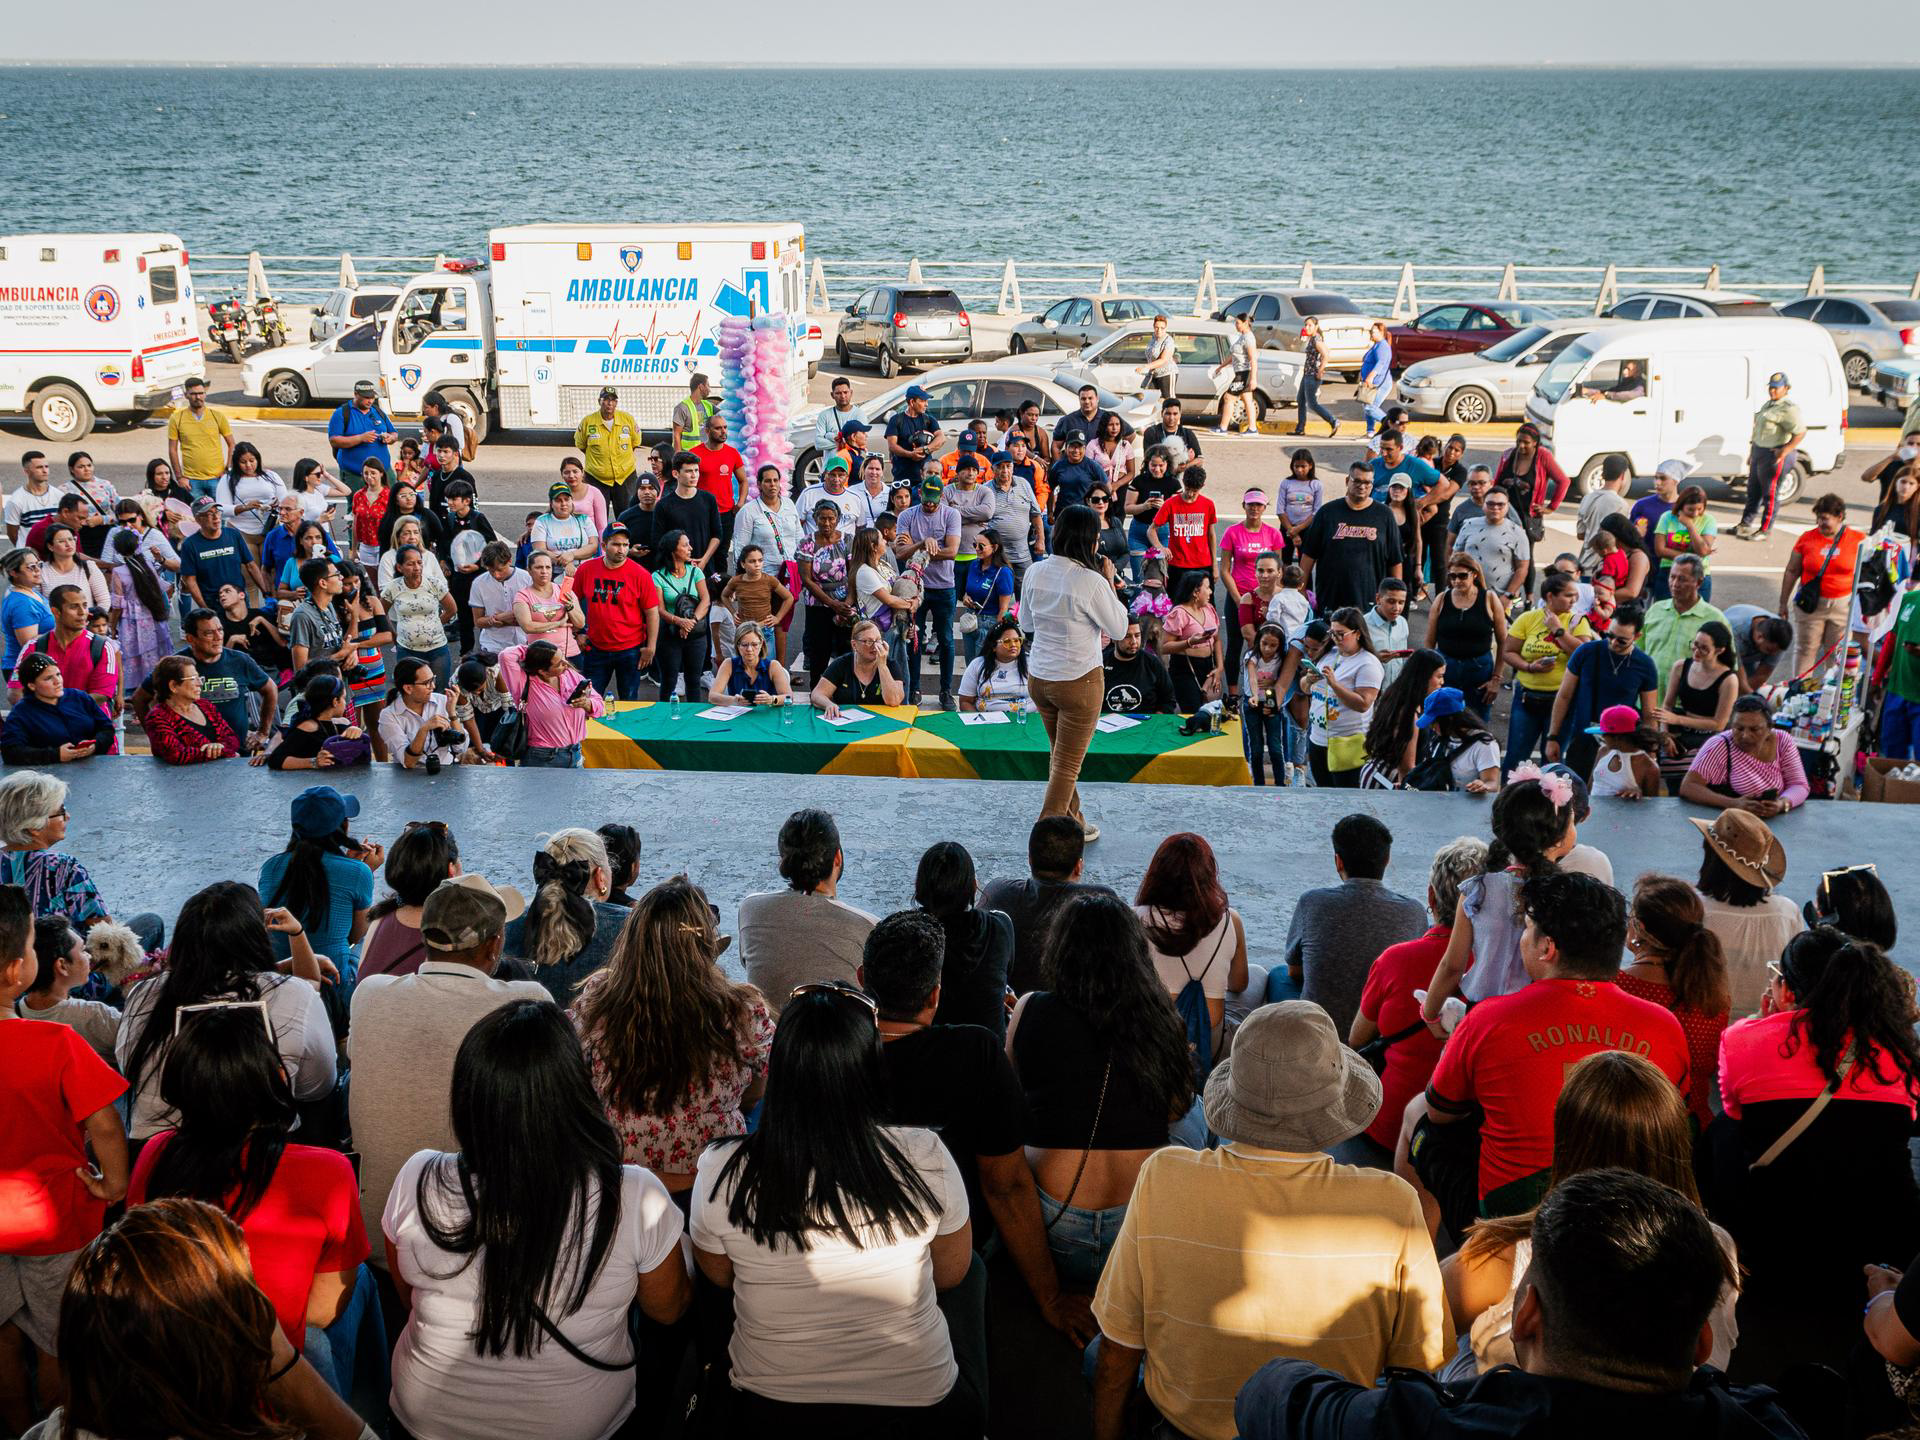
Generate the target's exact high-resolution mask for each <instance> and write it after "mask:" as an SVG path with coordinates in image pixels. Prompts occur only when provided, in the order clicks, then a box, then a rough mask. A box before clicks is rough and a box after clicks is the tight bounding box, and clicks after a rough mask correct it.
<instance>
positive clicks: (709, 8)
mask: <svg viewBox="0 0 1920 1440" xmlns="http://www.w3.org/2000/svg"><path fill="white" fill-rule="evenodd" d="M1897 8H1898V7H1896V9H1897ZM416 13H430V14H431V15H432V17H433V18H432V19H431V20H430V21H428V22H426V23H421V22H419V21H417V20H415V19H413V18H412V17H413V16H414V15H415V14H416ZM1170 13H1172V14H1179V15H1180V16H1181V17H1182V20H1183V23H1182V25H1181V27H1180V29H1179V31H1178V32H1177V33H1170V34H1168V35H1166V37H1165V38H1164V39H1156V38H1154V37H1155V36H1156V33H1157V31H1158V30H1159V29H1160V27H1161V26H1162V25H1163V24H1164V21H1165V18H1166V17H1167V16H1168V15H1169V14H1170ZM356 17H359V18H358V19H357V20H356ZM1186 22H1204V23H1186ZM6 39H7V44H6V53H5V57H4V58H6V59H9V60H43V59H45V60H90V61H94V62H98V63H108V62H117V61H155V62H160V61H182V60H186V61H268V62H276V63H285V62H289V61H305V62H308V63H366V64H381V63H387V62H391V61H396V60H398V61H422V60H429V59H437V60H440V61H445V62H453V63H462V64H556V63H557V64H566V63H575V64H578V63H593V64H632V65H645V64H683V63H689V62H692V63H709V64H711V63H738V64H752V65H769V64H793V65H861V66H877V65H886V66H900V65H929V66H944V65H955V66H973V65H983V64H994V63H1014V64H1020V65H1031V66H1052V65H1068V64H1081V65H1085V64H1109V65H1112V64H1126V65H1167V64H1176V65H1220V64H1234V65H1250V66H1259V67H1273V68H1289V67H1295V66H1303V65H1323V66H1365V65H1404V64H1424V65H1462V66H1470V65H1475V64H1489V63H1491V64H1506V65H1516V64H1517V65H1525V64H1532V63H1536V62H1545V63H1551V64H1557V65H1769V64H1781V65H1864V64H1874V65H1920V27H1915V26H1912V25H1900V24H1889V23H1885V22H1884V21H1883V20H1881V19H1877V18H1874V17H1872V16H1870V15H1867V14H1864V13H1853V12H1848V13H1846V14H1845V15H1843V16H1841V17H1835V16H1834V15H1833V13H1832V11H1831V9H1830V8H1829V7H1825V6H1820V5H1816V4H1813V3H1811V0H1681V3H1679V4H1669V5H1664V6H1661V5H1641V4H1629V5H1627V6H1624V7H1622V6H1608V5H1597V4H1594V3H1591V0H1586V3H1568V0H1479V3H1476V4H1471V5H1468V4H1463V3H1461V0H1441V3H1434V0H1384V3H1374V4H1351V3H1338V0H1308V3H1305V4H1302V3H1298V0H1291V3H1280V0H1254V3H1246V0H1238V3H1235V0H1229V3H1227V4H1224V5H1218V6H1210V7H1201V8H1200V9H1196V10H1188V11H1180V10H1177V9H1176V10H1172V11H1170V10H1169V7H1168V6H1167V5H1166V4H1165V3H1164V0H1081V3H1061V0H1039V3H1035V0H970V3H968V4H966V5H963V6H960V7H958V8H956V9H953V10H944V9H941V8H934V7H924V8H923V7H922V6H919V5H916V4H912V3H911V0H839V3H828V4H819V3H799V0H780V3H776V0H730V3H726V4H724V5H720V6H717V7H716V6H713V5H686V4H666V3H662V0H646V3H642V4H637V5H636V4H633V3H625V4H616V3H608V0H539V3H529V0H466V3H465V4H462V5H459V6H454V7H445V6H434V7H432V8H431V10H430V11H429V10H428V7H426V6H424V5H421V4H420V3H419V0H403V3H401V4H399V5H393V4H390V3H389V4H381V5H374V4H369V3H367V0H338V3H336V4H335V5H333V6H330V7H328V8H326V9H325V10H322V11H314V10H312V9H311V8H304V7H300V6H273V5H262V4H259V3H258V0H246V3H240V0H196V3H194V4H191V5H185V6H167V7H155V6H154V5H153V4H152V0H93V3H91V4H86V5H72V4H69V5H43V4H25V5H20V6H17V7H13V14H12V18H10V19H9V20H8V21H7V22H6ZM1229 40H1230V41H1231V47H1230V49H1229V48H1227V47H1226V46H1224V45H1223V43H1222V42H1224V41H1229ZM1917 82H1920V77H1917ZM4 93H5V91H4V81H0V95H4Z"/></svg>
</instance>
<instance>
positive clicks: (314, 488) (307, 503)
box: [293, 480, 340, 521]
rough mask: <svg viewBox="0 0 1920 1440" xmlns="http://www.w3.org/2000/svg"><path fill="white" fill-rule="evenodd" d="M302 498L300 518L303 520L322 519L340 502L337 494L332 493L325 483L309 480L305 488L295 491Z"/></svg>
mask: <svg viewBox="0 0 1920 1440" xmlns="http://www.w3.org/2000/svg"><path fill="white" fill-rule="evenodd" d="M293 493H294V494H295V495H296V496H298V497H299V499H300V518H301V519H302V520H321V521H324V520H325V519H326V518H327V511H329V510H331V509H332V508H333V507H334V506H336V505H338V504H339V503H340V498H339V497H338V496H337V495H330V494H328V493H327V489H326V487H325V486H324V485H317V484H315V483H314V482H313V481H311V480H309V481H308V482H307V488H306V489H305V490H296V491H294V492H293Z"/></svg>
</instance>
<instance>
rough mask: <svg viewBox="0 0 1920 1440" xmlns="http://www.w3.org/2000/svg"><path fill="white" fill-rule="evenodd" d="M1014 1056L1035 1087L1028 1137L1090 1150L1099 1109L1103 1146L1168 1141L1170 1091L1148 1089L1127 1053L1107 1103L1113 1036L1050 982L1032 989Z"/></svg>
mask: <svg viewBox="0 0 1920 1440" xmlns="http://www.w3.org/2000/svg"><path fill="white" fill-rule="evenodd" d="M1013 1059H1014V1064H1015V1066H1016V1068H1018V1070H1019V1072H1020V1084H1021V1088H1023V1089H1024V1090H1025V1091H1026V1092H1027V1134H1026V1142H1027V1144H1029V1145H1033V1146H1036V1147H1038V1148H1040V1149H1045V1150H1084V1149H1086V1148H1088V1147H1087V1140H1088V1137H1089V1136H1093V1121H1094V1113H1095V1111H1096V1110H1098V1111H1099V1115H1100V1133H1099V1134H1098V1135H1097V1136H1093V1147H1092V1148H1093V1149H1095V1150H1147V1149H1157V1148H1159V1147H1160V1146H1162V1145H1165V1144H1166V1143H1167V1128H1168V1126H1167V1108H1168V1106H1167V1100H1166V1097H1165V1096H1150V1095H1148V1094H1147V1093H1146V1087H1145V1086H1144V1085H1143V1084H1142V1083H1141V1079H1140V1073H1139V1069H1138V1067H1137V1066H1134V1065H1130V1064H1128V1063H1127V1057H1126V1056H1124V1055H1118V1056H1115V1057H1114V1061H1113V1070H1112V1075H1111V1077H1110V1078H1107V1099H1106V1104H1105V1105H1104V1106H1102V1105H1101V1104H1100V1085H1101V1080H1102V1078H1103V1077H1106V1076H1107V1043H1106V1041H1105V1040H1104V1039H1103V1038H1102V1037H1101V1036H1099V1035H1097V1034H1095V1033H1094V1029H1093V1026H1092V1025H1091V1024H1089V1023H1088V1021H1087V1019H1086V1017H1085V1016H1084V1015H1082V1014H1081V1013H1080V1012H1079V1011H1078V1010H1076V1009H1074V1007H1073V1006H1071V1005H1069V1004H1067V1003H1066V1002H1065V1001H1064V1000H1061V999H1060V998H1058V997H1057V996H1055V995H1053V994H1051V993H1049V992H1047V991H1045V990H1042V991H1039V992H1037V993H1036V994H1033V995H1029V996H1028V997H1027V1001H1026V1004H1025V1006H1024V1007H1022V1009H1021V1011H1020V1024H1019V1027H1018V1028H1017V1029H1015V1031H1014V1032H1013Z"/></svg>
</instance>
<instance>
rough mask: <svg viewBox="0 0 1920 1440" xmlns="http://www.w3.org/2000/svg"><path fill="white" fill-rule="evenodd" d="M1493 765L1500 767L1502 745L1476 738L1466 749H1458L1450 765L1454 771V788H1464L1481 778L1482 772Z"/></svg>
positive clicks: (1494, 767) (1496, 767) (1495, 767)
mask: <svg viewBox="0 0 1920 1440" xmlns="http://www.w3.org/2000/svg"><path fill="white" fill-rule="evenodd" d="M1489 766H1491V767H1492V768H1493V769H1495V770H1498V769H1499V768H1500V747H1499V746H1498V745H1496V744H1494V743H1493V741H1491V740H1476V741H1474V742H1473V743H1472V744H1471V745H1469V746H1467V747H1466V748H1465V749H1463V750H1460V751H1458V752H1457V753H1456V754H1455V755H1454V757H1453V760H1452V761H1451V762H1450V764H1449V767H1448V768H1450V769H1451V770H1452V771H1453V788H1454V789H1456V790H1464V789H1466V788H1467V786H1468V785H1469V784H1470V783H1471V782H1473V781H1475V780H1478V779H1479V778H1480V772H1481V771H1482V770H1485V769H1487V768H1488V767H1489Z"/></svg>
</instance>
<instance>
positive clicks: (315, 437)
mask: <svg viewBox="0 0 1920 1440" xmlns="http://www.w3.org/2000/svg"><path fill="white" fill-rule="evenodd" d="M836 372H837V367H836V366H834V365H833V364H832V363H831V362H829V363H828V364H827V365H826V366H824V367H823V368H822V370H821V372H820V375H819V378H818V379H817V380H816V381H815V382H814V386H813V389H814V392H815V393H814V399H816V400H818V401H825V399H826V398H827V395H826V387H827V384H828V382H829V380H830V379H831V377H832V375H833V374H834V373H836ZM208 373H209V379H210V380H211V382H212V386H213V389H214V391H215V401H214V403H215V404H221V403H230V404H233V405H235V406H240V405H243V404H250V403H251V402H247V401H245V400H244V397H242V396H240V395H239V394H238V392H237V389H235V388H234V387H235V384H236V381H237V377H236V375H235V372H234V369H233V367H232V366H230V365H227V364H224V363H212V362H210V363H209V365H208ZM851 378H852V381H853V387H854V399H855V402H856V403H858V402H859V401H861V400H864V399H867V398H870V397H872V396H873V395H876V394H878V393H879V392H880V391H882V390H884V389H886V388H888V386H889V385H891V384H892V383H895V382H890V381H884V380H881V379H879V378H878V377H877V376H875V375H873V374H872V373H871V372H867V371H854V372H851ZM1332 389H1333V392H1334V395H1335V398H1334V400H1333V402H1332V408H1333V409H1334V411H1335V413H1336V414H1338V415H1339V416H1340V417H1341V422H1342V434H1341V436H1340V438H1339V439H1337V440H1328V439H1326V438H1325V437H1324V436H1323V435H1315V436H1309V437H1308V439H1307V440H1306V441H1305V442H1301V441H1296V440H1294V439H1292V438H1291V437H1285V436H1274V435H1262V436H1258V437H1254V436H1244V437H1243V436H1228V437H1215V436H1212V435H1210V434H1206V433H1204V432H1203V433H1202V436H1201V440H1202V444H1203V447H1204V448H1205V450H1206V452H1207V472H1208V477H1209V478H1208V487H1207V492H1208V494H1210V495H1211V496H1212V497H1213V500H1214V503H1215V504H1216V505H1217V506H1218V507H1219V509H1220V513H1221V516H1222V518H1223V520H1228V519H1231V518H1234V517H1237V516H1238V514H1239V497H1240V494H1241V493H1242V492H1243V491H1244V490H1245V489H1246V488H1247V487H1248V486H1250V485H1265V486H1267V487H1269V488H1271V485H1272V483H1273V481H1274V479H1275V478H1276V477H1277V476H1279V475H1282V474H1284V473H1285V470H1286V464H1287V457H1288V455H1289V454H1290V453H1291V452H1292V449H1293V447H1294V446H1295V445H1297V444H1300V443H1305V444H1307V445H1309V446H1310V448H1311V449H1312V450H1313V452H1314V455H1315V457H1316V459H1317V460H1318V461H1319V465H1320V470H1321V473H1322V475H1323V477H1324V476H1329V475H1331V476H1335V477H1337V476H1338V474H1339V473H1340V472H1342V471H1343V470H1344V469H1345V467H1346V466H1347V465H1348V464H1349V463H1351V462H1352V461H1353V460H1355V459H1358V458H1361V457H1362V456H1363V455H1364V451H1363V448H1362V446H1361V443H1360V441H1359V439H1358V436H1359V431H1360V422H1359V418H1358V417H1359V413H1360V412H1359V406H1358V404H1357V403H1356V402H1355V401H1354V400H1353V399H1352V398H1351V387H1349V386H1344V385H1342V386H1335V387H1332ZM222 392H225V393H222ZM1286 418H1287V419H1289V420H1290V419H1291V415H1288V416H1287V417H1286ZM1898 421H1899V416H1898V415H1897V414H1896V413H1894V412H1891V411H1887V410H1882V409H1880V408H1879V407H1877V406H1865V405H1856V406H1855V407H1854V409H1853V413H1852V417H1851V423H1852V424H1853V425H1854V427H1856V429H1859V428H1863V427H1865V426H1869V425H1873V426H1881V425H1895V424H1897V423H1898ZM234 424H235V430H236V433H239V434H242V435H244V437H245V438H246V439H249V440H251V441H253V443H254V444H256V445H258V446H259V447H260V451H261V453H262V454H263V455H264V456H265V457H266V461H267V464H268V466H269V467H271V468H272V469H275V470H277V471H279V472H280V473H281V474H282V475H285V474H288V473H290V472H291V470H292V467H293V464H294V462H295V461H296V460H298V459H300V458H301V457H302V456H303V455H315V456H323V455H325V454H326V453H327V447H326V442H325V440H324V438H322V437H323V433H324V430H325V426H324V425H323V424H321V423H320V422H318V421H310V420H299V421H281V420H266V419H262V420H236V421H235V422H234ZM5 428H6V429H7V431H8V432H9V433H11V434H12V435H13V436H14V437H15V438H16V439H17V440H18V441H19V443H20V445H21V448H23V449H25V448H28V447H29V446H32V447H34V448H45V449H49V450H51V447H47V446H44V445H42V444H41V443H40V442H39V440H38V438H37V437H36V436H35V435H34V434H33V432H32V430H31V429H30V428H29V427H26V426H23V425H11V426H8V427H5ZM1313 428H1314V430H1315V431H1318V430H1319V429H1320V426H1319V424H1318V422H1315V423H1314V426H1313ZM1415 428H1416V430H1421V429H1425V428H1428V427H1424V426H1416V427H1415ZM1434 428H1437V429H1439V430H1440V431H1441V433H1445V431H1446V430H1447V429H1449V428H1450V427H1444V426H1441V427H1434ZM567 440H568V437H565V436H563V435H561V434H559V433H558V432H549V433H538V434H535V433H527V432H514V433H511V434H508V435H505V436H502V437H501V438H500V439H497V440H489V441H487V443H486V444H485V445H483V446H482V447H481V450H480V456H479V459H478V460H476V461H475V462H474V463H473V464H472V465H470V466H469V467H468V468H469V469H470V470H472V471H473V473H474V475H475V476H476V477H477V478H478V480H479V483H480V488H481V491H482V494H483V495H484V496H485V499H484V501H483V502H482V503H483V505H484V507H485V509H486V511H487V513H488V515H489V517H490V518H491V519H492V520H493V522H494V525H495V527H496V528H497V529H499V531H500V532H501V533H502V534H503V535H505V534H512V535H516V536H517V535H518V534H520V533H521V526H522V520H523V517H524V516H525V514H526V512H527V511H528V510H532V509H544V508H545V505H546V489H547V486H548V484H549V483H551V481H552V479H553V477H554V476H555V475H556V474H557V473H558V470H559V465H560V460H561V458H562V457H563V456H565V455H567V454H569V453H572V452H571V447H570V446H569V444H568V443H567ZM86 448H87V449H88V450H89V451H90V452H91V453H92V455H93V457H94V462H95V464H96V465H97V466H98V467H99V468H100V471H101V473H102V474H103V475H105V476H106V478H108V479H110V480H112V481H113V482H114V484H115V485H116V486H118V487H119V489H120V490H121V493H123V494H124V493H126V492H127V491H129V490H134V489H138V488H139V485H140V477H141V476H142V475H143V474H144V473H145V469H146V462H147V461H148V460H149V459H151V458H152V457H154V456H156V455H164V454H165V453H166V437H165V434H164V429H163V426H162V425H161V424H160V423H159V422H157V421H153V422H149V423H148V424H147V425H145V426H143V427H142V428H140V429H138V430H133V431H116V432H113V433H107V432H100V433H97V434H95V435H93V436H91V437H90V438H89V440H88V442H87V447H86ZM1503 448H1505V446H1504V442H1503V441H1498V440H1491V439H1489V440H1479V441H1476V442H1475V443H1474V444H1473V445H1472V446H1470V448H1469V450H1468V453H1467V462H1468V463H1469V464H1476V463H1481V462H1484V463H1487V464H1492V463H1493V462H1494V461H1495V460H1496V459H1497V458H1498V457H1499V453H1500V451H1501V450H1502V449H1503ZM1881 458H1882V452H1881V451H1880V449H1879V448H1878V446H1875V447H1873V448H1872V449H1870V450H1869V449H1861V450H1858V451H1849V452H1848V454H1847V457H1846V460H1845V462H1844V463H1843V464H1842V466H1841V467H1840V468H1839V469H1838V470H1837V471H1835V472H1834V473H1833V474H1831V475H1827V476H1821V477H1819V479H1818V480H1817V481H1816V483H1815V485H1814V486H1813V488H1812V493H1810V494H1806V495H1803V496H1802V497H1801V499H1800V500H1799V501H1798V502H1797V503H1796V504H1795V505H1794V506H1793V507H1792V508H1791V509H1790V510H1789V511H1788V512H1787V513H1786V514H1785V515H1783V516H1782V523H1781V524H1780V525H1778V526H1777V527H1776V529H1775V533H1774V535H1773V536H1771V537H1769V538H1768V539H1767V540H1765V541H1759V542H1752V543H1744V542H1742V541H1739V540H1735V539H1733V538H1731V537H1730V536H1727V537H1726V538H1724V539H1723V540H1722V543H1721V546H1720V549H1719V551H1718V553H1717V554H1716V556H1715V558H1714V565H1713V573H1714V576H1715V581H1714V601H1715V603H1717V604H1723V605H1724V604H1739V603H1750V604H1765V605H1769V606H1771V605H1774V604H1775V603H1777V601H1778V599H1779V576H1780V569H1781V566H1782V565H1783V564H1784V563H1785V560H1786V557H1787V553H1788V549H1789V547H1790V545H1791V543H1792V540H1793V538H1794V537H1795V536H1797V535H1798V534H1799V533H1800V532H1801V531H1802V530H1804V529H1805V528H1807V527H1808V526H1810V525H1811V524H1812V523H1813V522H1812V515H1811V513H1810V511H1809V509H1808V506H1809V504H1810V503H1811V501H1812V499H1813V496H1814V495H1816V494H1819V493H1822V492H1824V491H1826V490H1829V489H1831V490H1834V491H1837V492H1838V493H1839V494H1840V495H1842V496H1843V497H1844V498H1845V499H1846V500H1847V502H1848V506H1849V512H1850V516H1851V518H1852V522H1853V523H1854V524H1856V525H1858V526H1861V527H1863V528H1864V526H1865V525H1866V524H1867V521H1868V519H1869V518H1870V516H1871V513H1872V509H1873V502H1874V491H1873V490H1872V489H1871V488H1870V487H1868V486H1866V485H1863V484H1861V483H1860V475H1861V472H1862V471H1863V470H1864V469H1865V468H1866V467H1867V466H1868V465H1870V464H1873V463H1874V462H1876V461H1878V460H1879V459H1881ZM55 473H56V474H58V473H59V470H58V463H57V459H56V469H55ZM0 477H4V481H5V484H6V486H7V487H8V488H12V486H13V485H15V484H17V483H18V482H17V481H15V480H14V479H13V476H12V474H11V473H10V470H0ZM1331 493H1338V485H1337V483H1336V484H1335V485H1333V486H1332V487H1331ZM1636 493H1642V492H1639V491H1636ZM1707 493H1708V496H1709V499H1710V502H1711V505H1710V508H1711V510H1712V512H1713V514H1714V515H1715V517H1716V518H1717V520H1718V522H1719V525H1720V529H1721V531H1722V533H1723V536H1724V535H1725V532H1727V531H1729V530H1731V529H1732V528H1733V526H1734V525H1735V524H1736V523H1738V521H1739V518H1740V507H1739V505H1738V503H1737V502H1734V501H1732V500H1730V499H1729V498H1728V495H1727V491H1726V489H1725V487H1724V486H1721V485H1718V484H1714V483H1709V484H1708V485H1707ZM1574 500H1575V497H1571V496H1570V497H1569V503H1568V504H1567V506H1566V507H1565V519H1564V520H1562V519H1558V518H1556V519H1554V520H1551V521H1549V522H1548V535H1549V540H1550V542H1551V541H1555V540H1557V541H1558V544H1557V545H1556V546H1555V547H1554V549H1553V550H1552V551H1550V552H1549V558H1551V554H1552V553H1557V551H1558V550H1560V549H1566V550H1571V549H1574V548H1575V545H1574V538H1573V515H1572V511H1573V508H1574Z"/></svg>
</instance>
